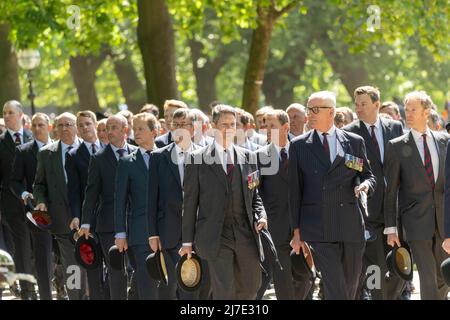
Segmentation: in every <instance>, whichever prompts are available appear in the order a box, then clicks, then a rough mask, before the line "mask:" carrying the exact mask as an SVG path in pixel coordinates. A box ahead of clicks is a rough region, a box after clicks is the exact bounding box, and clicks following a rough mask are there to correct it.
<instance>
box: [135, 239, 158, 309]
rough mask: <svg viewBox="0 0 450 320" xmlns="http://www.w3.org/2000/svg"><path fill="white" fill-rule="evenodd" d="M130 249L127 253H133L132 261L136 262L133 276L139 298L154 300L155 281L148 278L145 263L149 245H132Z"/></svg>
mask: <svg viewBox="0 0 450 320" xmlns="http://www.w3.org/2000/svg"><path fill="white" fill-rule="evenodd" d="M131 249H132V250H131V252H129V254H130V253H131V254H133V255H134V261H135V263H136V268H135V272H134V277H136V283H137V289H138V292H139V300H156V298H157V296H158V294H157V283H156V281H155V280H153V279H152V278H150V275H149V274H148V272H147V267H146V264H145V259H146V258H147V257H148V255H149V254H150V247H149V246H148V244H146V245H135V246H132V247H131Z"/></svg>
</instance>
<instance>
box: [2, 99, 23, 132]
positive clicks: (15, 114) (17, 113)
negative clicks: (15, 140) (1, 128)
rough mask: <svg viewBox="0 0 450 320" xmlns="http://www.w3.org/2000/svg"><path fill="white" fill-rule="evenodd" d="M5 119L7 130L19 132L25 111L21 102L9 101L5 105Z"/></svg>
mask: <svg viewBox="0 0 450 320" xmlns="http://www.w3.org/2000/svg"><path fill="white" fill-rule="evenodd" d="M3 118H4V119H5V126H6V128H8V129H10V130H13V131H19V130H20V129H21V128H22V118H23V111H22V105H21V104H20V102H19V101H16V100H9V101H6V103H5V104H4V105H3Z"/></svg>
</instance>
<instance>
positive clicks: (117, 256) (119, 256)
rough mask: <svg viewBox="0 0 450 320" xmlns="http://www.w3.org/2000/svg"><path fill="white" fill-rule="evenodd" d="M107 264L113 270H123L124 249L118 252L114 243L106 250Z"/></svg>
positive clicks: (124, 266)
mask: <svg viewBox="0 0 450 320" xmlns="http://www.w3.org/2000/svg"><path fill="white" fill-rule="evenodd" d="M108 256H109V264H110V265H111V268H113V269H114V270H118V271H120V270H122V271H123V270H125V268H126V265H125V251H122V252H120V251H119V248H117V246H116V245H113V246H112V247H111V248H109V250H108Z"/></svg>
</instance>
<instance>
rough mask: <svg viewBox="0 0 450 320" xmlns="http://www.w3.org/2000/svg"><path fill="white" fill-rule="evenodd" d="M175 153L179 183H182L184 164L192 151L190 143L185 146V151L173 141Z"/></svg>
mask: <svg viewBox="0 0 450 320" xmlns="http://www.w3.org/2000/svg"><path fill="white" fill-rule="evenodd" d="M173 150H175V154H176V159H177V160H176V163H177V164H178V172H179V174H180V181H181V185H183V182H184V164H185V162H186V160H187V157H188V156H189V154H190V153H191V152H192V143H191V144H190V145H189V148H187V150H186V151H183V149H181V148H180V147H179V146H178V145H177V144H176V143H175V147H174V149H173Z"/></svg>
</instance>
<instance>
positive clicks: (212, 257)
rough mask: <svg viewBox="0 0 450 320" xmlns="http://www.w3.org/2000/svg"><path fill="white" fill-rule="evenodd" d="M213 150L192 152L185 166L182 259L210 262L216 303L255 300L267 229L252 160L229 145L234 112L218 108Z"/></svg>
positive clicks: (234, 125) (216, 108) (215, 115)
mask: <svg viewBox="0 0 450 320" xmlns="http://www.w3.org/2000/svg"><path fill="white" fill-rule="evenodd" d="M212 117H213V122H214V124H215V128H216V136H215V142H214V144H213V145H211V146H208V147H205V148H202V149H200V150H197V151H194V152H193V154H192V156H191V158H190V161H191V162H190V163H188V165H187V166H186V173H185V179H184V199H183V218H182V243H183V246H182V248H181V249H180V255H184V254H187V255H188V257H190V255H191V252H192V250H193V246H194V247H195V250H196V251H197V253H198V254H199V256H200V257H202V258H203V259H206V260H207V262H208V266H209V270H210V276H211V287H212V296H213V298H214V299H220V300H222V299H249V300H251V299H255V297H256V293H257V291H258V288H259V287H260V285H261V269H260V266H259V262H260V258H262V257H261V256H262V254H261V252H262V246H261V243H260V241H259V236H258V234H257V232H258V231H259V230H261V229H262V228H265V227H266V226H267V220H266V213H265V211H264V207H263V205H262V202H261V198H260V197H259V195H258V191H257V189H256V182H257V180H258V177H257V176H258V171H257V165H256V156H255V154H254V153H252V152H251V151H248V150H245V149H243V148H240V147H238V146H235V145H233V139H234V135H235V134H236V114H235V110H234V108H232V107H230V106H225V105H217V106H215V107H214V110H213V116H212Z"/></svg>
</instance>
